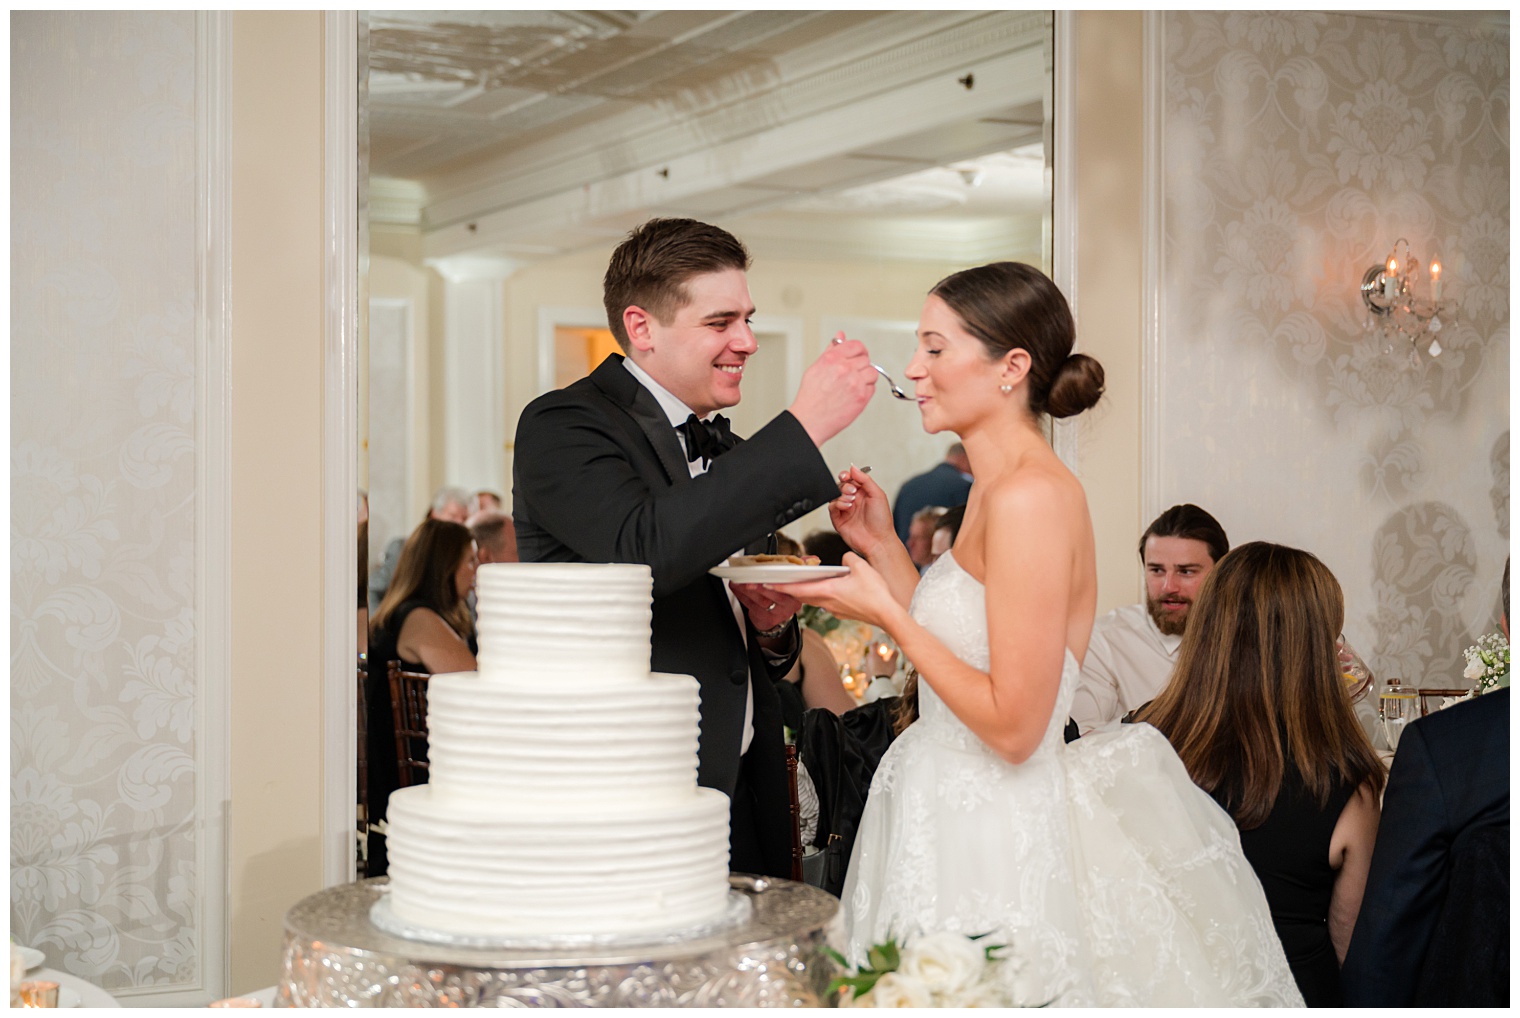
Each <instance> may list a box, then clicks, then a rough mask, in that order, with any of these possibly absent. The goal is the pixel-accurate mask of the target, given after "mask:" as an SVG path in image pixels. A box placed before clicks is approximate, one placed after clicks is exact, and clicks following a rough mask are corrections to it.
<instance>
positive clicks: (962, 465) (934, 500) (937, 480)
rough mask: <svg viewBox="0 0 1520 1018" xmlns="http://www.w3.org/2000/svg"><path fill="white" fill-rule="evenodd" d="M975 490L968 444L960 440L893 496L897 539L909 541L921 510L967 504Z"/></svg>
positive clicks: (904, 542) (906, 482) (908, 480)
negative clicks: (912, 523) (972, 490)
mask: <svg viewBox="0 0 1520 1018" xmlns="http://www.w3.org/2000/svg"><path fill="white" fill-rule="evenodd" d="M970 494H971V459H970V458H969V457H968V456H967V455H966V447H965V446H964V445H962V444H961V443H960V442H956V443H955V444H954V445H952V446H951V447H950V448H949V449H947V450H945V458H944V460H942V461H941V462H939V463H936V464H935V465H934V466H933V467H932V468H931V469H929V470H927V471H925V472H924V473H922V474H919V475H917V476H916V477H910V478H908V479H907V480H906V481H904V482H903V486H902V487H901V488H899V489H898V490H897V497H896V498H895V499H893V500H892V527H893V529H894V530H896V531H897V539H898V540H899V541H901V542H902V543H903V544H904V545H906V544H907V543H908V534H909V529H910V523H911V521H912V520H913V518H914V517H915V516H916V515H918V513H919V511H920V510H922V509H925V508H928V507H931V506H933V507H939V508H943V507H945V506H956V505H965V504H966V499H967V498H968V497H969V496H970Z"/></svg>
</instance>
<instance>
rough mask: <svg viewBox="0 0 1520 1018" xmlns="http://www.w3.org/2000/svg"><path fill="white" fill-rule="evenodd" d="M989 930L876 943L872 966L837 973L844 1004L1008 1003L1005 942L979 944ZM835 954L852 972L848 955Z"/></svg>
mask: <svg viewBox="0 0 1520 1018" xmlns="http://www.w3.org/2000/svg"><path fill="white" fill-rule="evenodd" d="M984 936H986V934H982V935H981V936H976V937H963V936H961V935H960V934H958V933H931V934H928V935H926V936H922V937H917V938H915V939H914V940H913V941H912V942H910V943H908V944H906V945H904V946H901V947H899V945H898V943H897V941H896V939H889V940H888V941H887V942H886V943H885V944H877V945H876V946H875V947H873V948H871V950H870V952H869V953H868V955H867V958H866V965H865V966H864V967H863V968H861V969H859V970H853V974H852V975H844V976H840V977H838V978H836V979H835V980H834V981H833V982H832V983H830V984H829V991H830V992H831V993H832V992H833V991H835V990H838V991H839V1006H840V1007H1008V1006H1010V1005H1011V1003H1012V1002H1011V1001H1010V1000H1009V998H1008V992H1007V990H1006V989H1005V988H1004V983H1003V981H1002V980H1001V979H1000V978H999V975H1000V970H1001V968H1002V966H1003V965H1004V964H1005V962H1004V959H1001V958H999V957H998V956H997V952H998V951H1000V950H1002V949H1003V946H1004V945H1001V944H992V945H983V944H979V943H977V941H979V940H981V939H982V937H984ZM825 950H826V951H828V953H829V955H830V956H831V957H832V958H833V959H834V960H835V961H836V962H838V963H839V964H840V966H841V967H843V968H844V969H846V970H847V971H852V970H851V969H850V965H849V963H848V962H847V961H845V959H844V956H843V955H841V954H839V953H838V952H837V951H834V950H833V949H832V948H825Z"/></svg>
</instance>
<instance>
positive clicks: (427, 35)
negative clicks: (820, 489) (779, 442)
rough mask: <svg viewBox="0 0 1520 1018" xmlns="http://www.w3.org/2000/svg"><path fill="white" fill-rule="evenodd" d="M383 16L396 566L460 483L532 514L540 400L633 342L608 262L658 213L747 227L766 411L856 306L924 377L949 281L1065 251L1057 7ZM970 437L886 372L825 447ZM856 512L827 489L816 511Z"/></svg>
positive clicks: (372, 264) (374, 35) (885, 467)
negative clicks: (832, 503)
mask: <svg viewBox="0 0 1520 1018" xmlns="http://www.w3.org/2000/svg"><path fill="white" fill-rule="evenodd" d="M360 21H361V29H360V40H361V61H360V63H361V76H362V82H361V86H360V95H361V106H362V109H361V113H360V125H361V132H360V134H361V142H360V147H361V174H362V178H363V179H362V180H361V187H360V190H361V205H362V209H361V219H362V220H363V226H362V233H363V234H364V235H365V236H364V237H362V238H361V239H362V245H361V246H363V247H364V248H365V254H366V256H367V257H366V258H365V259H363V260H362V262H361V264H362V266H363V272H364V279H363V281H362V284H361V294H362V295H363V296H362V298H361V300H362V301H363V303H364V314H363V315H361V318H364V319H367V325H366V327H365V328H364V329H363V330H362V331H363V333H364V338H363V340H362V342H361V358H360V380H361V388H362V391H361V394H360V399H359V406H360V414H359V416H360V426H361V429H362V431H363V433H362V434H361V435H360V436H359V449H360V455H361V460H362V462H361V463H360V464H359V469H358V475H359V478H360V483H361V485H362V486H364V487H365V488H367V490H368V493H369V533H368V557H369V565H370V567H371V568H374V567H377V566H378V565H379V564H380V563H381V562H382V560H383V558H384V555H385V552H386V549H387V547H389V546H391V545H393V543H394V542H395V541H396V540H397V539H398V538H403V537H405V536H406V535H407V534H408V533H409V532H410V531H411V530H412V528H414V527H416V526H417V525H418V524H419V522H420V521H421V520H422V519H423V518H424V516H426V514H427V513H428V511H429V507H430V503H431V500H432V497H433V494H434V493H435V492H436V491H437V490H438V489H440V488H441V487H443V486H445V485H453V486H458V487H459V488H462V489H464V490H465V491H466V492H469V493H474V492H478V491H494V492H498V493H500V494H501V496H502V497H503V499H504V501H505V502H506V506H507V508H508V510H510V501H511V471H512V438H513V434H514V431H515V428H516V424H517V417H518V414H519V413H520V412H521V409H522V408H523V406H524V405H526V404H527V403H528V402H529V401H530V400H531V399H533V398H534V397H535V396H537V395H539V394H540V393H542V392H544V391H546V390H548V389H550V388H552V387H556V386H561V385H564V384H567V382H568V381H571V380H574V379H575V378H578V377H580V376H582V375H584V374H585V373H586V372H587V371H588V370H589V369H591V368H593V367H595V365H596V364H597V363H599V361H600V360H601V359H602V358H603V357H604V356H606V354H607V353H608V352H609V350H611V349H613V345H612V343H611V339H610V334H609V333H607V332H606V321H605V316H604V314H603V312H602V309H601V287H600V284H601V277H602V273H603V271H604V269H605V267H606V261H607V257H608V255H609V253H610V252H611V250H612V249H613V247H614V246H616V244H617V243H618V242H619V241H620V240H621V239H622V237H623V236H624V235H625V234H626V233H627V231H628V230H629V229H630V228H632V227H633V226H635V225H637V224H638V223H640V222H642V221H643V220H645V219H647V218H649V217H651V216H655V215H669V216H689V217H692V218H698V219H703V220H706V221H709V222H714V223H717V224H718V225H721V226H723V227H725V228H727V229H729V230H731V231H732V232H733V233H734V234H735V235H737V236H738V237H740V238H741V239H742V240H743V241H744V242H745V243H746V245H747V246H748V247H749V249H750V251H751V254H752V255H753V259H754V266H753V269H752V270H751V272H750V273H749V282H750V289H751V293H752V294H753V296H754V298H755V302H756V305H757V307H758V314H757V318H756V321H755V330H756V333H757V335H758V338H759V346H760V349H759V353H758V354H756V355H755V356H754V357H752V358H751V360H750V363H749V365H748V367H747V370H746V374H745V381H744V393H745V395H744V400H743V402H742V403H741V404H740V405H739V406H738V407H736V408H734V411H733V413H732V414H731V416H732V418H733V420H734V422H735V428H736V430H737V431H738V432H739V433H741V434H747V433H750V432H752V431H754V430H755V429H757V428H758V427H760V426H761V425H762V424H764V423H765V422H766V421H768V420H769V419H770V418H771V417H773V416H774V415H775V414H776V413H777V412H778V411H780V410H781V409H783V408H784V407H785V406H786V405H787V404H788V403H789V402H790V400H791V397H792V395H793V393H794V392H795V389H796V386H797V382H798V379H799V378H800V376H801V373H802V370H803V368H804V366H805V365H806V364H807V363H809V362H810V361H811V360H812V359H813V358H814V357H816V356H817V355H818V353H819V351H820V350H821V349H822V348H823V345H824V344H825V343H827V341H828V338H829V337H830V336H832V335H833V334H834V332H835V331H837V330H841V329H842V330H844V331H845V332H846V333H847V334H848V335H851V336H855V337H859V338H861V339H864V340H865V341H866V342H867V343H868V345H869V346H870V348H871V350H872V353H873V359H874V360H876V361H877V362H878V363H880V364H882V365H883V366H884V367H886V368H887V369H888V370H889V371H894V372H896V373H899V379H900V380H901V376H900V372H901V371H902V369H903V367H904V366H905V365H906V363H907V361H908V359H909V357H910V356H911V353H912V349H913V345H914V342H915V340H914V332H913V330H914V327H915V324H916V322H917V318H918V314H919V310H920V308H921V306H922V303H923V297H924V294H925V293H926V292H927V290H928V289H929V288H930V287H931V286H932V285H933V284H934V283H935V282H936V281H937V280H939V279H941V278H942V277H944V276H945V275H947V274H949V273H950V272H953V271H955V270H957V269H960V268H964V267H967V266H970V265H976V264H981V263H984V262H988V261H994V260H999V259H1015V260H1020V261H1027V262H1032V263H1036V264H1040V265H1042V266H1044V267H1045V268H1046V269H1047V271H1049V269H1050V261H1051V258H1050V246H1051V235H1052V229H1051V208H1052V202H1051V197H1052V196H1051V181H1052V172H1051V170H1052V160H1051V151H1052V131H1051V119H1052V118H1051V111H1052V85H1051V82H1052V75H1051V67H1052V52H1053V42H1052V36H1053V33H1052V24H1053V18H1052V15H1051V14H1050V12H1044V11H1033V12H1010V11H938V12H936V11H889V12H881V11H875V12H873V11H485V12H457V11H455V12H408V11H384V12H378V11H377V12H369V13H367V14H365V15H362V16H361V19H360ZM952 441H953V437H951V436H931V435H926V434H924V433H923V431H922V429H921V427H920V424H919V415H918V412H917V409H916V407H915V406H914V405H913V404H912V403H907V402H899V401H895V400H893V399H891V397H890V396H889V395H888V394H887V393H886V391H885V387H884V386H882V387H879V388H878V393H877V396H876V398H875V399H874V400H873V401H872V404H871V406H870V407H869V408H868V409H867V411H866V415H865V417H864V418H863V419H862V420H861V421H860V422H858V423H857V425H856V426H855V427H853V428H852V429H850V430H849V431H847V432H846V433H845V434H843V435H841V436H839V437H838V438H836V439H834V440H833V441H832V442H830V443H829V445H828V446H827V447H825V449H824V454H825V457H826V458H827V459H828V461H829V463H830V465H831V466H833V467H835V468H836V469H838V468H842V467H844V466H845V465H846V464H848V463H850V462H855V463H862V464H864V463H869V464H870V465H871V466H872V468H873V471H874V476H875V477H876V478H877V479H878V480H879V481H880V482H881V484H882V485H883V487H884V488H886V489H887V490H888V491H889V492H895V491H896V490H897V488H898V486H900V485H901V483H902V482H903V481H904V480H906V479H907V478H908V477H910V476H912V475H914V474H916V473H919V472H922V471H924V470H926V469H928V468H930V467H931V466H933V465H934V464H935V463H937V462H939V461H940V460H941V459H942V458H943V456H944V453H945V451H946V449H947V448H948V446H949V444H950V443H951V442H952ZM826 527H828V519H827V514H826V511H824V510H819V511H818V512H816V513H814V514H812V515H810V516H809V517H805V518H803V519H801V520H799V521H797V522H795V523H794V524H792V525H791V526H790V527H788V528H787V530H788V533H790V534H791V535H792V536H794V537H798V538H801V537H804V536H806V535H807V534H808V533H810V532H811V531H812V530H814V529H819V528H826Z"/></svg>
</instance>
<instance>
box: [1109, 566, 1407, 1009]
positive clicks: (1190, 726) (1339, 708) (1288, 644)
mask: <svg viewBox="0 0 1520 1018" xmlns="http://www.w3.org/2000/svg"><path fill="white" fill-rule="evenodd" d="M1344 615H1345V607H1344V601H1343V599H1342V595H1341V588H1340V584H1339V583H1337V582H1336V580H1335V577H1334V576H1333V575H1332V574H1331V572H1330V570H1329V569H1327V568H1326V567H1325V565H1324V563H1322V562H1320V560H1319V559H1317V558H1315V557H1314V556H1313V555H1311V554H1309V553H1308V552H1306V551H1300V550H1298V549H1296V548H1286V547H1283V546H1282V545H1278V544H1268V543H1265V542H1261V541H1257V542H1254V543H1252V544H1246V545H1242V546H1240V547H1238V548H1236V549H1235V550H1234V551H1231V552H1230V553H1229V554H1228V555H1226V556H1225V557H1224V558H1223V559H1222V560H1220V562H1219V564H1218V565H1217V566H1215V567H1214V569H1213V571H1212V572H1211V573H1210V574H1209V576H1208V578H1207V579H1206V580H1205V581H1204V585H1203V589H1202V590H1201V591H1200V592H1199V596H1198V600H1197V602H1196V603H1195V604H1194V605H1193V609H1192V617H1191V618H1189V619H1188V627H1187V632H1186V634H1185V635H1184V636H1183V639H1182V647H1181V648H1180V649H1179V651H1178V657H1177V668H1176V670H1175V671H1174V672H1173V673H1172V678H1171V681H1170V682H1169V683H1168V684H1167V686H1166V688H1165V689H1164V690H1163V691H1162V692H1161V694H1160V695H1159V696H1158V697H1156V699H1155V700H1154V701H1153V702H1152V703H1151V704H1150V705H1149V706H1148V707H1146V708H1144V709H1142V710H1141V711H1140V712H1139V714H1138V716H1137V718H1136V720H1138V721H1145V722H1149V723H1150V724H1152V725H1154V726H1155V727H1156V728H1157V729H1159V730H1160V731H1161V733H1162V734H1163V735H1165V736H1166V737H1167V739H1168V740H1170V741H1171V743H1172V746H1173V747H1174V748H1175V749H1176V750H1177V755H1178V756H1179V757H1181V758H1182V762H1183V764H1184V765H1185V766H1186V767H1187V769H1188V773H1189V774H1190V775H1191V776H1192V778H1193V780H1194V781H1195V782H1197V784H1198V785H1199V787H1201V788H1202V789H1203V790H1204V791H1206V792H1208V793H1209V794H1210V795H1212V796H1213V797H1214V799H1215V801H1216V802H1218V803H1219V804H1220V805H1221V806H1223V807H1224V808H1225V810H1226V811H1227V812H1228V813H1229V814H1230V816H1231V817H1233V818H1234V820H1235V823H1236V826H1237V827H1239V828H1240V843H1241V847H1242V848H1243V849H1244V850H1245V854H1246V858H1247V859H1248V860H1249V861H1250V863H1251V865H1252V867H1253V868H1254V869H1255V870H1256V874H1257V876H1258V877H1259V878H1260V879H1261V883H1262V888H1263V889H1264V890H1265V891H1266V894H1267V904H1268V905H1269V906H1270V907H1271V910H1272V922H1273V925H1274V926H1276V928H1277V934H1278V937H1279V939H1281V941H1282V945H1283V950H1284V952H1285V953H1286V954H1287V956H1288V964H1289V966H1290V967H1291V968H1292V970H1293V976H1294V979H1295V980H1296V981H1297V982H1298V986H1299V989H1300V990H1301V991H1302V992H1303V995H1304V1001H1305V1003H1307V1004H1308V1005H1309V1006H1311V1007H1314V1006H1335V1005H1338V1004H1340V1003H1341V1002H1342V996H1341V988H1340V962H1341V961H1342V960H1344V959H1345V956H1346V947H1347V945H1348V944H1349V943H1350V941H1351V931H1352V927H1353V926H1355V924H1356V916H1357V912H1358V911H1359V909H1360V908H1361V901H1362V891H1363V888H1364V887H1365V886H1366V882H1367V868H1368V866H1369V865H1370V864H1371V861H1372V844H1373V841H1374V840H1375V839H1376V837H1377V826H1378V797H1379V794H1380V793H1381V791H1382V788H1383V765H1382V763H1381V762H1380V761H1379V760H1378V758H1377V755H1376V754H1375V753H1374V752H1373V749H1372V745H1371V744H1370V743H1369V742H1368V741H1367V736H1366V735H1365V734H1364V733H1363V731H1362V728H1361V725H1360V724H1358V722H1357V720H1356V715H1355V714H1354V713H1353V711H1352V708H1351V704H1350V703H1349V702H1348V701H1347V699H1346V692H1345V685H1344V681H1343V680H1342V678H1341V668H1340V663H1339V660H1338V659H1337V656H1336V651H1337V648H1336V642H1335V641H1336V634H1337V633H1339V632H1340V631H1341V624H1342V621H1343V619H1344Z"/></svg>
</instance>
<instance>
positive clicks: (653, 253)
mask: <svg viewBox="0 0 1520 1018" xmlns="http://www.w3.org/2000/svg"><path fill="white" fill-rule="evenodd" d="M748 268H749V252H748V251H746V250H745V248H744V245H743V244H741V243H740V242H739V238H737V237H735V236H734V235H733V234H731V233H729V232H728V231H727V230H725V229H722V228H721V227H717V226H713V225H712V224H710V223H702V222H698V221H697V220H695V219H651V220H649V221H648V222H647V223H645V224H644V225H642V226H640V227H639V228H638V229H636V230H634V231H633V232H632V233H630V234H629V235H628V237H627V239H625V240H624V241H623V242H622V243H621V244H619V245H618V248H617V250H616V251H614V252H612V258H611V260H610V261H608V263H607V274H606V275H605V276H603V277H602V304H603V305H604V306H605V307H606V309H607V325H608V327H610V328H611V329H612V335H613V337H614V338H616V339H617V341H618V346H620V347H622V348H623V350H624V352H627V350H628V333H627V331H625V330H624V328H623V312H624V311H625V310H626V309H627V308H629V307H631V306H635V305H636V306H638V307H641V308H643V309H644V310H645V311H648V312H649V313H650V314H651V315H653V316H654V317H655V318H656V319H657V320H658V321H659V322H660V324H662V325H665V324H668V323H669V322H670V320H671V318H672V316H674V315H675V313H676V312H677V311H679V310H680V309H681V308H682V307H684V306H685V305H686V301H687V300H688V299H689V298H688V297H687V294H686V281H687V280H688V279H691V278H692V277H693V276H700V275H702V274H704V273H707V272H722V271H724V270H725V269H738V270H739V271H741V272H743V271H745V270H747V269H748Z"/></svg>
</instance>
